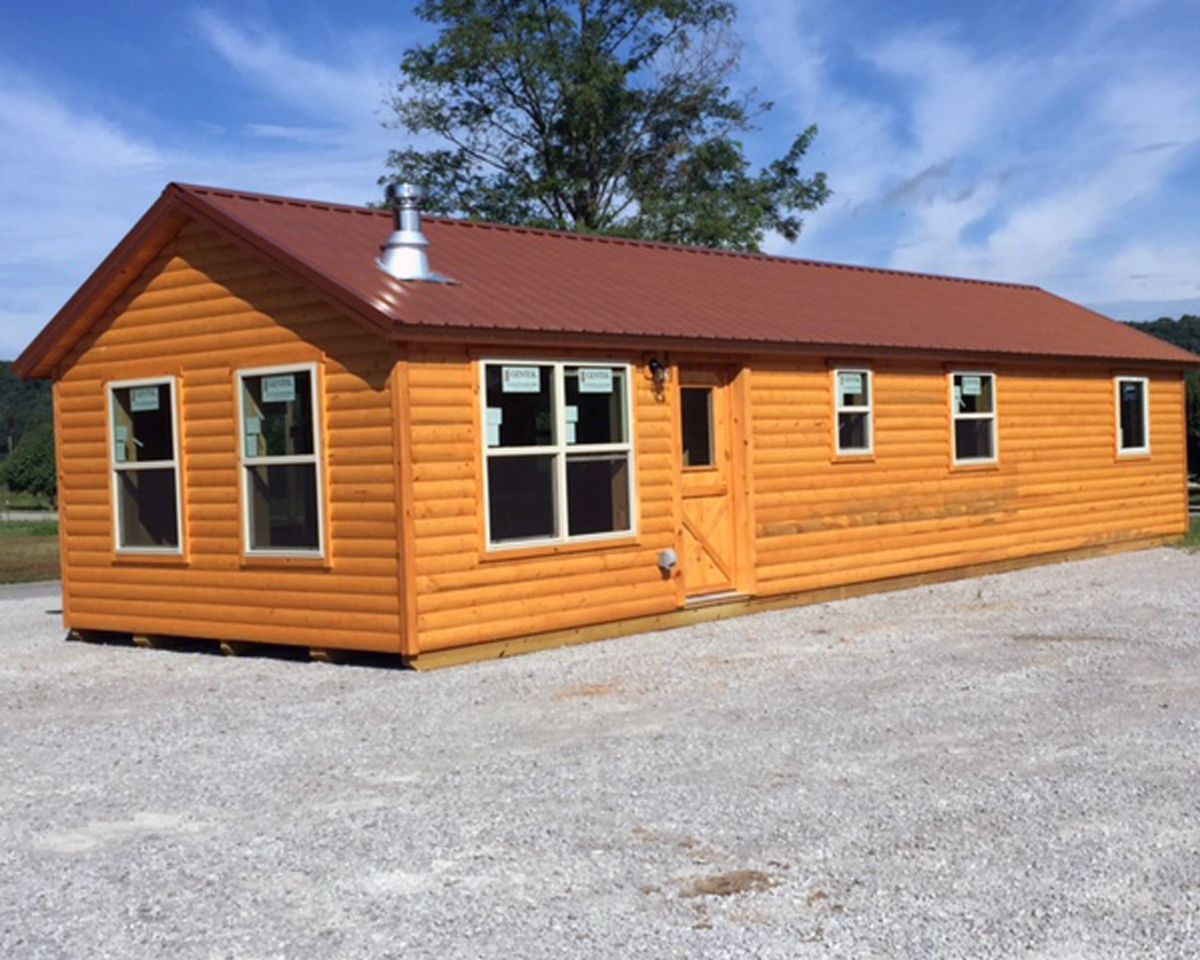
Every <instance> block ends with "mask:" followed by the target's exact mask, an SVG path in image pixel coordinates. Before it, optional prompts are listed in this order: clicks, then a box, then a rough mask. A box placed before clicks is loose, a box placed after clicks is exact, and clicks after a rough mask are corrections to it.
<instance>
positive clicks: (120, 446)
mask: <svg viewBox="0 0 1200 960" xmlns="http://www.w3.org/2000/svg"><path fill="white" fill-rule="evenodd" d="M113 458H114V459H115V460H116V461H117V463H124V462H125V443H124V441H122V440H118V441H117V443H116V445H115V446H114V447H113Z"/></svg>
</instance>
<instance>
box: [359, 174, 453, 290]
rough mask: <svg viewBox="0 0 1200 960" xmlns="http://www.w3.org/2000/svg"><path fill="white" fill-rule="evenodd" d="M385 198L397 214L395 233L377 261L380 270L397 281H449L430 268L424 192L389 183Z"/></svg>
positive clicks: (403, 184)
mask: <svg viewBox="0 0 1200 960" xmlns="http://www.w3.org/2000/svg"><path fill="white" fill-rule="evenodd" d="M385 196H386V197H387V200H388V203H389V204H390V205H391V207H392V212H393V214H394V215H395V230H394V231H393V233H392V235H391V236H390V237H388V240H387V243H385V244H384V245H383V252H382V253H381V254H380V255H379V258H378V259H377V260H376V261H375V263H376V264H377V265H378V267H379V269H380V270H382V271H383V272H384V273H386V274H388V275H389V276H392V277H395V278H396V279H397V280H425V281H432V282H434V283H447V282H449V281H447V280H446V278H445V277H439V276H438V275H437V274H436V273H434V272H433V271H431V270H430V269H429V255H428V254H427V253H426V252H425V251H426V248H428V246H429V241H428V240H426V239H425V234H424V233H423V232H422V231H421V191H420V190H419V189H417V187H416V186H414V185H413V184H411V183H402V184H400V185H399V186H397V185H396V184H394V183H389V184H388V185H387V190H386V192H385Z"/></svg>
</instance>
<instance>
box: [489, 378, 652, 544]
mask: <svg viewBox="0 0 1200 960" xmlns="http://www.w3.org/2000/svg"><path fill="white" fill-rule="evenodd" d="M481 369H482V376H483V391H482V392H483V428H484V438H483V439H484V471H485V485H486V490H485V497H486V504H485V516H486V521H487V540H488V545H489V546H504V547H509V546H514V545H523V544H532V543H555V542H564V541H569V540H578V539H589V538H597V539H598V538H603V537H606V536H612V535H614V534H622V533H631V532H632V531H633V464H632V457H633V454H632V441H631V437H630V413H629V411H630V371H629V367H628V366H626V365H620V364H573V363H572V364H567V363H544V362H528V363H526V362H511V363H498V362H490V361H489V362H486V363H484V364H482V366H481Z"/></svg>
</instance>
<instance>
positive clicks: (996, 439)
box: [946, 370, 1000, 467]
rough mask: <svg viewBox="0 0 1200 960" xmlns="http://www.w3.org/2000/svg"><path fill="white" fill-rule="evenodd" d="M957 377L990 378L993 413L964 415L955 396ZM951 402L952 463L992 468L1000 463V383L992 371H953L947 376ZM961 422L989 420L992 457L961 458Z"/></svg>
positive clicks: (947, 387) (959, 465)
mask: <svg viewBox="0 0 1200 960" xmlns="http://www.w3.org/2000/svg"><path fill="white" fill-rule="evenodd" d="M955 377H988V378H990V379H991V381H992V411H991V413H963V412H961V411H960V410H959V409H958V402H957V400H956V399H955V396H954V378H955ZM946 390H947V391H948V393H949V395H950V396H949V401H950V461H951V463H952V465H953V466H955V467H979V466H990V465H994V464H997V463H999V462H1000V381H999V378H998V377H997V376H996V374H995V372H994V371H992V370H951V371H949V372H948V373H947V376H946ZM959 420H988V421H990V422H991V435H992V455H991V456H990V457H960V456H959V455H958V431H957V429H956V427H957V424H958V421H959Z"/></svg>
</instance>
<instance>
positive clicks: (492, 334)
mask: <svg viewBox="0 0 1200 960" xmlns="http://www.w3.org/2000/svg"><path fill="white" fill-rule="evenodd" d="M390 338H391V339H392V340H394V341H398V342H404V341H417V342H421V341H423V342H442V343H444V342H446V341H447V340H450V341H454V342H459V343H464V342H472V341H479V342H492V343H497V344H503V345H506V346H509V345H511V346H513V347H519V346H522V345H524V346H528V345H529V344H530V342H531V341H533V340H535V339H540V340H542V341H543V342H547V341H549V342H553V343H554V344H555V345H563V346H578V347H581V348H588V347H593V348H605V349H609V348H611V345H612V344H613V343H614V342H615V341H620V342H622V343H629V344H630V345H631V346H634V347H636V348H638V349H642V350H680V351H689V350H690V351H694V352H703V353H711V352H712V351H714V350H721V351H731V350H733V351H739V352H742V353H754V352H759V351H761V352H764V353H799V354H810V353H819V354H825V355H829V356H843V357H880V356H886V355H891V356H899V357H913V358H917V357H933V358H936V359H938V360H941V361H946V362H950V361H978V360H987V359H991V360H994V361H996V362H1005V363H1038V364H1046V363H1070V364H1090V365H1093V366H1096V365H1106V366H1110V367H1116V368H1120V367H1130V368H1136V367H1154V368H1156V369H1163V368H1166V369H1173V370H1178V369H1183V368H1188V367H1196V368H1200V356H1196V355H1195V354H1192V353H1188V352H1187V351H1186V350H1182V349H1180V348H1178V347H1174V346H1173V345H1171V344H1167V343H1163V342H1161V341H1157V340H1154V338H1153V337H1151V338H1150V339H1151V340H1152V341H1153V342H1154V343H1155V344H1156V345H1161V346H1163V347H1168V348H1170V349H1171V350H1173V351H1176V352H1177V354H1178V355H1177V356H1160V357H1135V356H1117V355H1112V356H1103V355H1098V354H1069V353H1026V352H1021V351H1016V350H999V349H992V350H979V349H975V350H968V349H962V348H953V347H934V346H910V345H899V344H895V345H888V344H865V343H833V342H826V341H816V340H752V339H746V338H740V339H739V338H736V337H729V338H725V337H684V336H670V335H665V334H647V333H632V332H625V333H620V332H617V333H599V332H594V333H593V332H582V331H573V330H553V329H548V328H538V329H533V328H530V329H520V328H507V329H500V328H495V327H489V328H480V327H469V326H451V325H448V324H447V325H434V324H415V323H407V324H406V323H397V324H395V325H394V327H393V330H392V332H391V335H390Z"/></svg>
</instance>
